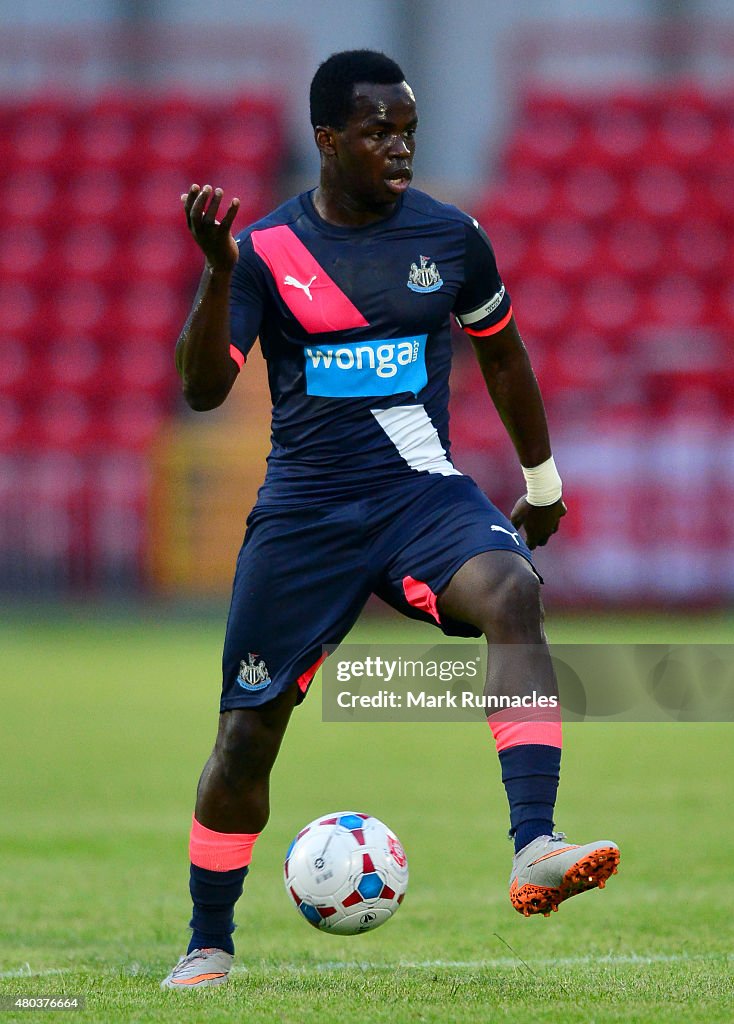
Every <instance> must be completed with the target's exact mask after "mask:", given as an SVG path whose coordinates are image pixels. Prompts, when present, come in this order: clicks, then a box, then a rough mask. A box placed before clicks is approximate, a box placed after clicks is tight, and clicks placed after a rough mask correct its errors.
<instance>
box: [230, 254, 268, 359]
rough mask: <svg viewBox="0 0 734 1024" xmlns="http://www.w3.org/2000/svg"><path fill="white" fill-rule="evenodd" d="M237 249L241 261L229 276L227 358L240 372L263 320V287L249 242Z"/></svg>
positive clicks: (255, 258)
mask: <svg viewBox="0 0 734 1024" xmlns="http://www.w3.org/2000/svg"><path fill="white" fill-rule="evenodd" d="M238 245H239V246H240V258H239V260H238V261H237V265H236V266H235V268H234V272H233V274H232V284H231V287H230V293H229V323H230V346H229V354H230V355H231V356H232V358H233V359H234V361H235V362H236V363H237V365H238V366H239V368H240V369H242V367H243V366H244V365H245V361H246V359H247V355H248V353H249V351H250V349H251V348H252V346H253V345H254V344H255V340H256V338H257V336H258V334H259V332H260V324H261V323H262V317H263V283H262V277H261V274H260V271H259V268H258V266H257V257H256V255H255V251H254V249H253V247H252V242H251V241H250V239H249V238H246V239H244V240H243V241H242V242H241V243H240V242H239V241H238Z"/></svg>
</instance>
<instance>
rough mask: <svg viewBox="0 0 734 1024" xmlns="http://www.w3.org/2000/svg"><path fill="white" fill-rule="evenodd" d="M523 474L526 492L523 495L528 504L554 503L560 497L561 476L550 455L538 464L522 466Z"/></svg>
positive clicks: (561, 489) (561, 488)
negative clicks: (528, 467) (529, 467)
mask: <svg viewBox="0 0 734 1024" xmlns="http://www.w3.org/2000/svg"><path fill="white" fill-rule="evenodd" d="M521 468H522V472H523V476H524V477H525V486H526V487H527V494H526V495H525V497H526V499H527V502H528V504H529V505H554V504H555V503H556V502H557V501H558V499H559V498H560V497H561V494H562V492H563V487H562V484H561V478H560V476H559V475H558V470H557V469H556V463H555V460H554V458H553V456H552V455H551V457H550V458H549V459H548V460H547V461H546V462H541V464H540V465H539V466H533V467H532V469H527V468H526V467H525V466H522V467H521Z"/></svg>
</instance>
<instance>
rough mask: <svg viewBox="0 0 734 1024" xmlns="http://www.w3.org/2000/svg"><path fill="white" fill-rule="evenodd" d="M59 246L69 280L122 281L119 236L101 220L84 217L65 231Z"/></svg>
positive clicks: (111, 282)
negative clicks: (118, 261)
mask: <svg viewBox="0 0 734 1024" xmlns="http://www.w3.org/2000/svg"><path fill="white" fill-rule="evenodd" d="M58 249H59V252H60V254H61V259H62V261H63V267H64V271H65V276H66V279H67V281H89V282H92V283H94V284H100V283H102V284H104V283H109V284H113V283H117V284H119V281H120V273H119V267H118V266H117V260H116V257H117V240H116V238H115V235H114V234H113V232H112V231H110V229H109V228H107V227H104V226H103V225H100V224H99V222H97V221H88V222H84V221H82V222H81V223H79V224H77V225H76V226H72V227H71V228H70V229H69V230H67V231H66V232H65V233H64V235H63V238H62V240H61V241H60V243H59V246H58Z"/></svg>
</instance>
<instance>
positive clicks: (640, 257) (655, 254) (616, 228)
mask: <svg viewBox="0 0 734 1024" xmlns="http://www.w3.org/2000/svg"><path fill="white" fill-rule="evenodd" d="M663 238H664V235H663V232H662V230H661V229H660V228H659V227H657V226H656V225H654V224H652V223H650V222H649V221H646V220H637V219H633V218H631V217H625V218H621V219H619V220H616V221H615V222H614V223H613V224H611V225H610V227H609V229H608V233H607V234H606V238H605V240H604V256H603V257H602V265H603V266H607V267H609V269H610V270H611V271H613V272H617V273H619V274H624V275H628V276H629V277H634V278H635V279H636V281H637V282H638V284H639V285H644V284H645V282H646V281H647V280H649V279H650V278H651V277H653V276H655V274H657V272H658V269H659V267H660V264H661V261H662V259H663V255H664V252H665V249H664V246H663Z"/></svg>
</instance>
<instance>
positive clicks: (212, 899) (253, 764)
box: [162, 506, 371, 989]
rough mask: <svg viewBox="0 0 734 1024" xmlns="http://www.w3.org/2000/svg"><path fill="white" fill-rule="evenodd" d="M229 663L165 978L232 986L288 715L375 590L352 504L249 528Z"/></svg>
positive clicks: (175, 984) (272, 517)
mask: <svg viewBox="0 0 734 1024" xmlns="http://www.w3.org/2000/svg"><path fill="white" fill-rule="evenodd" d="M248 523H249V528H248V532H247V536H246V538H245V543H244V545H243V548H242V551H241V552H240V557H239V559H238V562H237V572H236V575H235V582H234V588H233V595H232V605H231V608H230V614H229V619H228V623H227V635H226V638H225V645H224V655H223V659H222V670H223V681H222V697H221V701H220V712H221V714H220V722H219V730H218V735H217V741H216V744H215V746H214V750H213V751H212V754H211V756H210V758H209V760H208V761H207V764H206V766H205V768H204V771H203V772H202V775H201V779H200V781H199V789H198V793H197V800H196V810H195V813H194V818H193V822H192V828H191V837H190V844H189V850H190V860H191V869H190V892H191V897H192V901H193V906H194V910H193V916H192V920H191V927H192V929H193V933H192V937H191V942H190V943H189V948H188V951H187V953H186V955H185V956H184V957H182V958H181V960H180V961H179V962H178V964H177V965H176V966H175V967H174V968H173V970H172V971H171V973H170V974H169V975H168V976H167V977H166V978H165V979H164V981H163V982H162V985H163V987H166V988H177V989H182V988H200V987H203V986H208V985H217V984H221V983H222V982H223V981H226V980H227V975H228V973H229V969H230V967H231V964H232V957H233V954H234V945H233V942H232V932H233V931H234V907H235V903H236V901H237V899H238V898H239V896H240V895H241V893H242V888H243V883H244V880H245V876H246V875H247V873H248V870H249V865H250V861H251V858H252V849H253V846H254V844H255V842H256V841H257V838H258V836H259V834H260V832H261V831H262V829H263V828H264V826H265V823H266V822H267V819H268V813H269V779H270V771H271V769H272V767H273V764H274V763H275V759H276V757H277V754H278V750H279V749H280V744H281V741H282V739H283V735H284V733H285V730H286V727H287V725H288V721H289V719H290V715H291V712H292V710H293V708H294V707H295V706H296V704H298V703H300V702H301V701H302V700H303V698H304V697H305V695H306V693H307V691H308V687H309V685H310V683H311V680H312V679H313V676H314V674H315V672H316V670H317V668H318V666H319V664H320V663H321V661H322V660H323V659H322V651H321V649H322V645H324V644H335V643H339V642H340V641H341V640H342V639H343V637H344V636H345V635H346V633H347V632H348V631H349V629H350V628H351V626H352V625H353V623H354V621H355V620H356V618H357V616H358V615H359V612H360V611H361V609H362V607H363V605H364V603H365V601H366V599H367V597H368V595H369V592H370V589H371V581H370V579H369V566H368V565H367V564H366V561H365V559H366V556H365V553H364V545H363V543H362V538H361V537H360V536H355V528H354V523H355V516H354V513H353V510H352V509H351V508H350V507H347V506H344V507H343V508H335V507H334V506H331V507H325V508H308V509H297V510H292V511H291V512H285V513H277V514H266V513H262V512H261V511H260V510H258V511H257V512H256V513H255V514H253V516H251V518H250V520H249V521H248Z"/></svg>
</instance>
